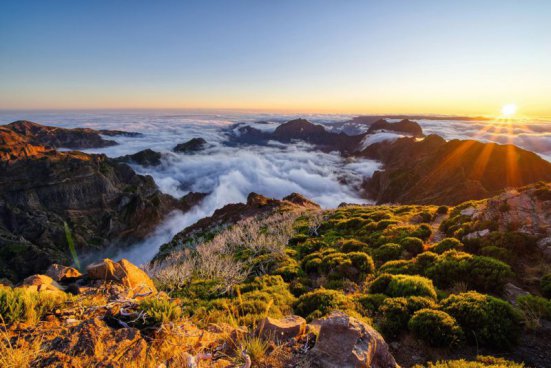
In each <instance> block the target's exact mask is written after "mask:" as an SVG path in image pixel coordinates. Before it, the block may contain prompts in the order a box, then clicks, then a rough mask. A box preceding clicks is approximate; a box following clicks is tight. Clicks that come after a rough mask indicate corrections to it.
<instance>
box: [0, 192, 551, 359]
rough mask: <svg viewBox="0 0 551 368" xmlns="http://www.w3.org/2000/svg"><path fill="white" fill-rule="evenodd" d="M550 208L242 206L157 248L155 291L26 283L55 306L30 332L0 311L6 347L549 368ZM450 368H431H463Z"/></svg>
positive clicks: (69, 353)
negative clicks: (5, 322) (53, 297)
mask: <svg viewBox="0 0 551 368" xmlns="http://www.w3.org/2000/svg"><path fill="white" fill-rule="evenodd" d="M550 206H551V186H550V185H549V184H544V183H540V184H537V185H533V186H529V187H525V188H520V189H518V190H516V191H510V192H507V193H503V194H501V195H499V196H497V197H495V198H492V199H489V200H481V201H471V202H466V203H463V204H460V205H458V206H456V207H449V208H448V207H436V206H426V205H401V206H400V205H395V206H343V207H340V208H338V209H335V210H321V209H319V208H318V207H317V206H315V205H314V204H312V203H311V202H307V201H306V200H305V199H304V198H301V197H298V196H296V195H293V196H291V197H289V198H288V199H286V200H284V201H277V200H271V199H268V198H265V197H261V196H258V195H254V194H253V195H251V196H250V197H249V201H248V203H247V204H244V205H229V206H227V207H225V208H223V209H221V210H220V211H218V213H217V214H215V215H214V216H213V217H212V218H210V219H205V220H202V221H201V222H200V223H198V224H196V225H193V226H191V227H190V228H189V229H187V230H184V232H183V233H181V234H180V235H178V236H177V238H176V239H175V240H174V241H173V243H172V245H171V246H166V247H165V248H164V249H163V251H162V252H163V255H162V257H158V258H157V261H155V262H154V263H153V264H151V265H149V267H148V268H147V269H146V270H147V272H148V273H149V275H150V276H151V277H152V279H153V281H154V283H155V286H153V285H151V283H150V281H148V280H149V279H148V278H147V277H146V276H145V275H144V274H143V273H141V271H139V270H138V269H135V268H133V266H132V265H128V264H126V263H124V262H123V263H120V264H119V265H117V264H111V263H110V261H105V262H106V263H104V264H103V263H100V264H98V265H95V266H92V267H91V268H90V269H89V270H88V274H87V275H84V276H78V273H77V272H76V271H70V272H69V271H68V270H67V269H64V271H63V272H62V275H66V276H67V275H71V277H65V278H63V277H61V278H60V277H59V272H54V270H51V271H50V272H49V274H50V275H53V276H55V277H57V278H58V280H59V281H60V282H61V285H66V286H59V287H61V288H67V290H70V291H72V292H73V293H76V294H77V295H75V296H68V295H67V294H65V293H63V292H60V291H55V289H56V288H57V286H56V284H54V283H52V282H49V281H47V280H46V281H45V280H44V279H37V278H34V279H32V278H31V279H29V280H27V281H26V282H25V284H26V285H27V286H25V285H23V286H22V287H20V288H17V289H13V290H14V292H15V290H27V292H33V291H32V290H36V289H43V290H44V291H42V292H41V291H38V293H39V294H40V293H43V294H41V295H44V297H45V295H46V294H44V293H46V292H47V291H46V290H52V291H50V293H53V294H55V295H62V296H58V297H56V298H58V299H56V302H55V303H53V304H48V306H47V307H43V308H42V309H41V314H40V315H38V316H37V317H33V318H34V319H32V320H30V319H26V318H27V317H25V315H18V316H13V314H11V312H9V311H8V310H6V309H5V308H4V309H2V312H1V313H2V315H3V316H4V319H5V320H6V316H7V317H8V319H7V320H8V321H11V322H8V326H11V327H10V329H9V330H8V331H9V332H6V333H7V334H8V335H9V336H10V339H11V341H12V345H11V346H12V347H6V346H4V348H3V349H4V351H5V352H7V353H6V354H17V353H20V354H23V353H25V354H27V355H29V356H31V357H33V359H34V360H33V361H34V362H35V363H34V364H35V365H37V366H45V365H47V364H56V365H58V366H62V364H66V362H68V361H71V362H73V364H77V365H78V364H83V365H85V364H99V363H101V364H107V365H109V366H114V367H118V366H125V367H126V366H151V367H157V366H158V365H159V364H165V365H167V366H169V365H175V366H186V364H187V366H194V365H193V364H196V366H198V367H207V366H209V367H210V366H216V367H231V366H238V367H250V366H251V364H252V366H255V367H256V366H258V367H288V366H293V367H333V366H335V365H337V364H340V365H341V366H345V367H368V366H378V367H395V366H396V363H397V364H399V365H400V366H403V367H409V366H412V365H414V364H420V365H421V366H427V364H428V363H427V362H431V361H436V360H442V359H445V360H450V359H451V360H454V359H460V358H461V359H466V360H474V359H478V363H477V364H478V365H474V363H472V364H473V365H472V367H496V368H497V367H521V365H518V364H517V365H515V364H514V363H507V362H506V361H504V360H503V359H502V358H507V359H510V360H513V361H517V362H524V363H525V364H526V366H528V367H545V366H546V365H547V363H548V362H549V361H550V360H551V356H550V355H549V354H550V352H551V349H549V345H548V344H549V341H550V337H551V328H550V327H549V323H550V322H549V319H550V318H551V302H550V301H549V299H547V298H548V297H549V296H550V295H551V294H549V293H550V292H551V286H550V285H551V284H550V280H551V274H550V272H551V259H549V258H548V257H549V254H548V247H550V246H551V245H550V244H549V242H548V239H549V238H551V219H550V218H549V210H548V209H549V208H550ZM106 265H107V266H106ZM61 269H63V268H61ZM117 270H126V271H124V273H122V274H121V273H120V272H122V271H117ZM123 274H124V275H126V276H124V277H122V278H120V277H117V276H116V275H123ZM111 275H113V276H111ZM75 276H76V277H75ZM98 278H99V279H100V280H98ZM101 280H103V281H101ZM33 284H34V285H35V286H32V285H33ZM36 285H38V286H36ZM40 285H43V286H40ZM140 285H141V286H140ZM138 286H139V291H138V290H137V289H136V287H138ZM144 287H147V289H145V290H144ZM11 290H12V289H11V288H5V289H1V293H0V297H4V298H5V297H6V296H3V295H7V294H6V293H8V294H9V293H11V292H12V291H11ZM125 290H126V291H125ZM157 290H159V291H160V292H159V293H158V294H157ZM59 293H61V294H59ZM53 294H48V295H53ZM63 295H65V296H63ZM0 305H1V304H0ZM0 308H2V307H0ZM337 310H338V311H341V312H342V313H344V314H342V313H341V314H339V313H335V311H337ZM291 315H293V316H291ZM37 318H38V320H37ZM25 320H26V323H23V324H22V323H19V324H18V323H17V322H18V321H25ZM373 327H374V328H375V329H376V330H374V329H373ZM46 331H48V332H47V333H46ZM182 331H186V333H184V334H182V333H181V332H182ZM377 331H379V332H377ZM35 336H41V339H42V340H40V342H39V344H40V345H41V346H42V348H41V349H40V350H36V344H37V343H36V337H35ZM383 338H384V340H383ZM85 341H86V342H85ZM385 341H386V342H385ZM83 344H88V345H83ZM86 346H89V348H86ZM90 349H92V350H90ZM123 352H124V354H123ZM476 355H484V356H485V357H478V358H476ZM491 355H493V356H499V357H501V358H490V357H488V356H491ZM64 362H65V363H64ZM446 364H448V365H431V366H430V367H444V366H447V367H455V366H459V364H460V363H459V362H456V363H454V362H453V361H450V362H448V363H446ZM462 364H466V363H462ZM461 366H463V365H461ZM470 366H471V365H469V367H470Z"/></svg>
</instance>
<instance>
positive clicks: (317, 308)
mask: <svg viewBox="0 0 551 368" xmlns="http://www.w3.org/2000/svg"><path fill="white" fill-rule="evenodd" d="M337 309H338V310H354V303H353V301H352V300H351V299H350V298H348V297H347V296H346V295H344V293H343V292H341V291H337V290H327V289H317V290H314V291H311V292H309V293H306V294H303V295H301V296H300V297H299V298H298V300H297V301H296V303H295V305H294V310H295V313H297V314H298V315H300V316H303V317H305V318H307V319H308V320H312V319H315V318H319V317H322V316H324V315H326V314H328V313H329V312H331V311H334V310H337Z"/></svg>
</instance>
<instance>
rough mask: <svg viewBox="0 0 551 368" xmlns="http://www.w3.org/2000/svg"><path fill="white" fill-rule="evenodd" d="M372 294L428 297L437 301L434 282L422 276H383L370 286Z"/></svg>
mask: <svg viewBox="0 0 551 368" xmlns="http://www.w3.org/2000/svg"><path fill="white" fill-rule="evenodd" d="M370 292H371V293H382V294H386V295H388V296H392V297H400V296H427V297H429V298H433V299H436V290H435V288H434V285H433V284H432V281H431V280H430V279H427V278H426V277H422V276H415V275H391V274H383V275H381V276H379V277H377V278H376V279H375V280H373V282H372V283H371V285H370Z"/></svg>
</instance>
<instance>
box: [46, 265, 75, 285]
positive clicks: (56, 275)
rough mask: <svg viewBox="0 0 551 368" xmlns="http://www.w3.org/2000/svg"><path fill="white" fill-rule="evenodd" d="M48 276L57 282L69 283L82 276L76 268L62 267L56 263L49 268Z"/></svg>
mask: <svg viewBox="0 0 551 368" xmlns="http://www.w3.org/2000/svg"><path fill="white" fill-rule="evenodd" d="M46 275H48V276H50V277H51V278H52V279H54V280H55V281H57V282H63V281H69V280H70V279H75V278H78V277H80V276H82V274H81V273H80V272H79V271H78V270H77V269H76V268H73V267H67V266H62V265H60V264H57V263H54V264H52V265H50V267H48V270H47V271H46Z"/></svg>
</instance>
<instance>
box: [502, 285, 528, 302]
mask: <svg viewBox="0 0 551 368" xmlns="http://www.w3.org/2000/svg"><path fill="white" fill-rule="evenodd" d="M529 294H530V293H529V292H527V291H526V290H524V289H521V288H519V287H518V286H516V285H514V284H512V283H510V282H508V283H506V284H505V286H504V287H503V296H504V297H505V300H507V301H508V302H509V303H511V304H515V305H516V301H517V298H518V297H519V296H524V295H529Z"/></svg>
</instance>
